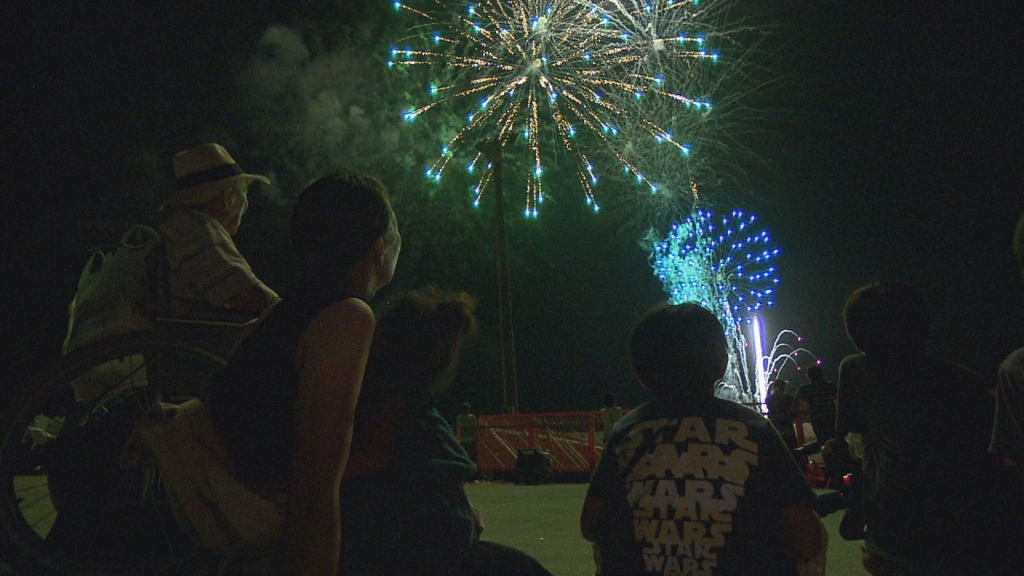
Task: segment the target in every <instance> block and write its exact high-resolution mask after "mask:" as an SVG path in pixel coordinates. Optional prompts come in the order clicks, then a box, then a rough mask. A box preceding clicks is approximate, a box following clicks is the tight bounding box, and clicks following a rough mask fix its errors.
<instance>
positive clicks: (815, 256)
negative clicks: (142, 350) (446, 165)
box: [0, 0, 1024, 413]
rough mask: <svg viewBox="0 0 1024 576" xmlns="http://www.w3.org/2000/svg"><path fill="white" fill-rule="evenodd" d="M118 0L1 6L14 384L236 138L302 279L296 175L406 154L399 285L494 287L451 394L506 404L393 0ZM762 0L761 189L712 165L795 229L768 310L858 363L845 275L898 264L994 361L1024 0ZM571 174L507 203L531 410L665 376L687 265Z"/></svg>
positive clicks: (400, 175)
mask: <svg viewBox="0 0 1024 576" xmlns="http://www.w3.org/2000/svg"><path fill="white" fill-rule="evenodd" d="M100 4H101V5H97V3H84V2H61V1H54V2H21V1H14V2H4V3H3V6H2V7H0V53H2V56H0V58H2V68H0V82H2V84H0V86H2V88H0V94H2V97H0V102H2V103H0V106H2V111H3V112H2V113H3V117H2V122H0V135H2V139H3V144H4V155H3V162H2V168H0V170H2V174H4V176H3V178H0V187H2V188H3V198H4V205H5V206H4V210H3V230H4V241H3V246H2V250H3V257H2V261H0V265H2V267H3V270H2V273H0V281H2V284H3V304H4V307H5V311H4V314H3V317H4V330H3V339H4V344H3V347H2V348H3V363H4V367H5V374H6V375H7V376H8V379H7V380H6V382H5V383H4V384H3V386H4V387H5V389H4V390H3V397H8V395H9V394H13V393H14V391H15V389H16V388H17V387H18V386H19V382H20V380H21V379H23V378H25V377H26V376H28V375H30V374H32V373H33V372H35V371H37V370H38V369H39V368H41V367H42V366H44V365H45V364H47V363H49V362H52V361H53V360H55V359H56V358H57V356H58V354H59V347H60V342H61V340H62V339H63V333H64V329H65V324H66V306H67V304H68V302H70V300H71V298H72V296H73V293H74V288H75V282H76V279H77V275H78V273H79V271H80V269H81V266H82V264H83V263H84V261H85V258H86V257H87V255H88V252H89V249H90V248H91V247H93V246H95V245H96V244H98V243H102V242H106V241H109V240H110V237H111V235H114V236H115V237H116V232H117V231H119V230H121V229H123V227H124V226H125V225H126V224H128V223H130V222H145V223H155V222H157V221H158V219H159V215H158V214H157V213H156V212H155V209H156V207H157V205H158V203H159V198H160V197H161V195H162V194H164V193H165V192H167V191H168V190H170V189H171V188H172V186H173V178H172V174H171V168H170V156H171V155H173V154H174V153H175V152H177V151H179V150H182V149H184V148H187V147H189V146H192V145H195V144H198V143H202V142H207V141H216V142H219V143H221V144H223V145H225V146H226V147H227V148H228V150H229V151H230V152H231V153H232V154H233V155H234V156H235V158H236V159H237V160H238V161H239V163H240V164H241V165H242V167H243V168H244V169H245V170H247V171H248V172H251V173H258V174H267V175H269V176H270V177H271V178H272V179H273V180H274V186H270V187H266V186H257V187H254V188H253V193H252V194H251V201H252V206H251V209H250V210H251V211H250V214H249V215H248V216H247V219H246V221H245V223H244V224H243V228H242V232H241V233H240V234H239V237H238V238H237V243H238V245H239V248H240V250H241V251H242V253H243V254H245V255H246V256H247V257H248V258H249V260H250V262H251V264H252V265H253V268H254V270H255V271H256V273H257V274H258V275H259V276H260V277H261V278H263V279H264V280H265V281H266V282H267V283H268V284H270V285H271V286H273V287H275V288H277V289H279V290H280V289H283V288H284V287H285V286H286V285H287V283H288V281H289V279H290V278H292V277H293V275H294V273H295V265H294V263H293V261H292V260H291V256H290V251H289V248H288V245H287V241H286V236H285V226H284V223H285V221H286V218H287V214H288V208H289V205H290V202H291V201H292V200H293V199H294V198H295V196H296V195H297V194H298V192H299V191H300V190H301V189H302V188H303V187H304V186H305V185H306V184H308V183H309V182H310V181H312V180H313V179H314V178H316V177H317V176H319V175H321V174H324V173H326V172H328V171H331V170H338V169H349V168H358V169H362V170H365V171H367V172H370V173H374V174H377V175H379V176H380V177H382V179H383V180H385V182H387V183H388V184H389V186H390V187H391V188H392V189H393V191H394V194H395V197H396V199H395V209H396V212H397V214H398V218H399V222H400V226H401V228H402V233H403V242H404V244H403V252H402V259H401V261H400V262H399V271H398V276H397V277H396V280H395V282H394V284H393V285H392V287H391V288H389V289H388V291H389V292H391V293H394V292H397V291H400V290H404V289H410V288H415V287H418V286H422V285H425V284H428V283H436V284H440V285H442V286H446V287H450V288H459V289H465V290H467V291H469V292H471V293H472V294H474V295H475V296H476V297H477V298H478V299H479V301H480V304H479V307H478V315H479V317H480V321H481V333H480V335H479V337H478V338H477V339H476V341H475V342H474V343H473V345H472V346H471V347H470V349H469V350H468V351H467V354H466V358H465V359H464V362H463V366H462V371H461V373H460V376H459V378H458V381H457V390H456V391H455V392H454V393H453V394H450V395H448V396H447V401H448V402H450V403H451V405H455V404H456V403H457V402H461V401H465V400H468V401H471V402H473V404H474V406H476V411H477V412H478V413H488V412H493V411H496V410H497V409H498V407H499V405H500V403H501V389H500V377H501V373H500V357H501V356H500V344H499V336H498V321H497V288H496V285H495V282H496V278H495V277H496V274H495V272H496V264H495V259H494V258H495V256H494V238H493V227H492V219H493V215H492V214H493V213H492V212H490V211H488V210H487V209H486V208H487V206H486V205H485V206H483V207H482V208H481V209H479V210H474V209H473V208H472V207H470V206H469V203H468V201H467V199H466V196H465V194H464V192H463V190H464V187H461V186H460V185H456V184H454V183H453V184H451V185H447V184H442V185H440V186H430V185H428V183H426V182H425V181H424V180H425V179H424V178H423V175H422V169H423V167H424V166H425V165H426V163H427V162H428V160H429V158H430V155H431V153H432V151H434V150H436V147H435V145H434V143H433V141H432V138H433V137H434V136H432V135H431V134H428V133H425V132H424V130H428V128H427V127H425V126H421V127H407V126H404V125H403V124H402V123H401V121H400V118H399V117H400V113H401V111H402V103H403V102H404V100H403V98H404V97H405V92H407V91H408V90H409V89H410V88H409V86H407V85H404V84H403V81H402V79H401V78H396V77H393V76H388V75H386V74H384V73H382V68H383V62H384V59H385V58H386V54H385V52H386V49H387V47H388V38H389V37H393V35H395V34H398V33H400V32H401V25H400V22H398V21H397V20H396V19H395V16H394V14H393V11H392V10H390V6H389V5H390V3H389V2H385V1H383V0H381V1H379V2H372V3H371V2H366V3H356V2H325V1H304V2H289V3H275V2H269V1H241V0H237V1H231V2H204V3H190V2H168V3H165V4H155V3H148V2H109V3H100ZM736 4H737V6H738V7H740V8H741V9H743V10H744V11H745V12H746V13H747V14H748V15H749V17H750V18H752V19H753V20H754V21H755V22H757V23H758V25H760V26H763V27H764V29H765V30H766V31H767V35H768V37H769V39H770V41H768V42H766V43H765V45H764V46H762V48H761V51H762V52H761V53H762V56H764V58H765V60H764V61H765V63H766V64H767V65H768V67H769V68H770V70H771V71H772V74H773V76H774V77H775V81H774V82H773V83H772V85H771V86H770V87H768V88H765V89H764V92H763V93H754V94H750V95H749V101H750V102H752V103H756V104H758V105H760V106H761V108H762V109H761V112H762V113H761V114H760V115H759V116H758V117H757V118H755V119H751V120H750V122H752V123H754V124H755V125H751V126H747V127H746V128H747V130H748V133H749V134H750V136H749V138H750V139H749V141H748V146H749V148H750V149H751V150H752V152H753V156H754V157H755V159H754V160H751V161H748V160H746V159H744V160H743V161H742V162H739V161H737V166H736V169H737V170H741V171H742V172H743V178H742V179H737V181H741V182H742V183H743V184H744V189H743V190H737V189H735V188H732V189H729V187H728V186H727V185H725V184H722V185H721V186H719V187H716V186H715V185H713V184H712V185H710V186H708V187H706V188H704V190H703V191H704V192H705V193H706V194H707V197H708V199H709V202H711V203H712V204H714V203H715V202H718V203H719V204H717V205H715V207H716V208H720V209H729V208H732V207H733V206H737V207H742V208H744V209H747V210H749V211H753V212H756V213H758V214H759V216H760V218H761V222H762V223H763V225H764V226H765V227H766V228H768V229H769V230H770V231H771V232H772V234H773V236H774V239H775V244H776V245H777V246H779V247H780V248H781V250H782V255H781V257H780V259H779V261H778V268H779V274H780V276H781V278H782V284H781V285H780V286H779V290H778V299H777V300H778V304H777V306H776V307H775V308H773V309H771V310H770V311H769V312H768V313H767V314H766V322H767V324H768V330H769V332H772V333H773V332H776V331H778V330H781V329H784V328H788V329H792V330H795V331H796V332H798V333H799V334H801V335H802V336H803V341H802V342H801V344H803V345H804V346H806V347H807V348H809V349H810V350H811V351H812V352H814V353H815V354H816V355H817V356H818V357H819V358H820V359H821V360H822V361H823V363H824V366H825V370H826V374H827V375H828V376H830V377H832V378H834V377H835V376H836V372H835V371H836V367H837V366H838V363H839V361H840V360H841V359H842V357H843V356H844V355H845V354H848V353H850V352H851V351H852V347H851V346H850V345H849V344H848V342H847V341H846V339H845V335H844V333H843V329H842V323H841V319H840V318H841V316H840V313H841V308H842V304H843V301H844V299H845V297H846V295H847V294H848V293H849V292H850V291H851V290H852V289H853V288H855V287H857V286H858V285H861V284H863V283H866V282H869V281H873V280H882V279H889V280H900V281H904V282H907V283H909V284H912V285H914V286H917V287H918V288H920V289H921V290H922V291H923V292H924V293H925V295H926V297H927V298H928V300H929V302H930V304H931V305H932V308H933V315H934V318H935V321H934V330H933V334H934V335H933V342H932V351H933V352H934V353H935V354H937V355H940V356H942V357H945V358H947V359H949V360H952V361H955V362H959V363H962V364H965V365H967V366H968V367H970V368H972V369H974V370H976V371H978V372H979V373H980V374H981V375H982V376H983V377H984V378H986V379H988V380H989V381H992V382H994V375H995V369H996V367H997V365H998V363H999V361H1000V360H1001V359H1002V358H1003V357H1004V356H1005V355H1006V354H1008V353H1009V352H1010V351H1012V350H1013V349H1015V348H1016V347H1019V346H1022V345H1024V287H1022V282H1021V281H1020V280H1019V278H1018V275H1017V272H1016V270H1015V268H1014V264H1013V259H1012V254H1011V252H1010V248H1009V242H1010V236H1011V233H1012V229H1013V223H1014V221H1015V220H1016V218H1017V215H1018V214H1019V213H1020V212H1021V211H1022V210H1024V193H1022V191H1024V187H1022V185H1021V184H1022V182H1024V180H1022V158H1024V117H1022V116H1024V114H1022V110H1024V96H1022V95H1024V86H1022V77H1024V73H1022V70H1024V58H1022V56H1021V53H1020V52H1019V51H1018V50H1017V49H1016V48H1015V46H1014V45H1015V44H1017V42H1016V41H1017V36H1019V31H1020V30H1021V29H1024V28H1022V24H1024V22H1022V19H1021V14H1020V13H1019V12H1020V9H1017V8H1013V10H1014V11H1013V12H1010V11H1009V10H1010V8H996V7H995V5H996V4H997V3H988V2H957V3H948V5H947V6H945V7H942V8H941V9H940V8H936V7H935V6H938V5H939V3H929V4H930V5H931V6H930V7H925V6H920V7H918V6H910V4H913V3H908V2H892V1H867V2H827V1H811V0H805V1H769V2H763V1H760V0H759V1H758V2H757V3H750V4H751V6H744V3H743V2H742V0H738V1H737V2H736ZM1006 4H1007V5H1009V4H1010V3H1006ZM723 56H725V57H727V56H728V54H725V55H723ZM426 126H429V124H428V125H426ZM424 142H426V144H423V143H424ZM553 178H554V182H555V183H556V184H555V186H554V191H553V192H552V196H553V197H554V198H555V199H557V201H555V202H552V203H551V204H552V205H551V206H547V205H546V206H545V210H544V212H542V214H541V217H540V218H538V219H536V220H529V221H526V220H523V219H522V218H518V217H516V216H515V215H516V214H518V211H517V210H512V214H513V217H512V218H511V223H510V228H509V234H510V237H509V242H510V258H511V276H512V297H513V307H514V322H515V329H516V354H517V358H518V376H519V398H520V410H521V411H523V412H533V411H568V410H580V409H588V408H592V407H595V406H597V405H598V403H599V402H600V398H601V394H602V393H603V392H604V391H606V390H612V391H614V392H615V393H616V394H617V395H618V396H619V397H620V399H621V400H622V401H623V403H624V404H625V405H627V406H629V405H635V404H636V403H637V402H640V401H642V400H643V399H645V398H646V397H647V396H646V393H645V392H644V391H643V390H642V389H641V388H640V387H639V385H638V384H637V383H636V382H635V380H634V379H633V377H632V375H631V372H630V370H629V366H628V358H627V341H628V336H629V333H630V330H631V326H632V323H633V322H634V321H635V320H636V318H638V317H639V315H640V314H641V313H642V312H643V311H644V310H646V309H647V308H648V307H650V306H651V305H652V304H654V303H656V302H657V301H659V300H660V299H663V298H664V292H663V291H662V289H661V286H660V285H659V283H658V282H657V280H656V279H655V278H654V277H653V275H652V274H651V271H650V266H649V264H648V262H647V254H646V253H645V252H644V251H643V250H642V249H641V248H640V247H639V245H638V240H639V233H638V232H637V231H636V230H634V229H633V228H632V227H631V226H630V225H628V224H627V220H628V217H629V216H630V214H629V210H628V209H625V210H622V211H620V212H616V211H610V213H609V214H605V213H602V214H600V215H597V216H595V215H593V214H591V213H590V212H589V211H587V210H586V209H585V207H584V206H582V203H581V202H575V199H576V198H575V197H574V196H573V193H576V191H575V190H573V189H571V187H566V188H565V190H564V192H563V191H562V190H560V189H559V187H558V185H557V184H558V182H559V180H558V178H560V176H559V175H557V174H555V175H554V176H553ZM567 181H571V179H569V180H567ZM511 189H512V188H511V186H510V200H511V201H513V202H515V201H517V200H518V199H517V198H516V197H515V195H514V194H512V193H511ZM380 296H381V298H382V299H386V298H387V294H386V293H382V294H381V295H380Z"/></svg>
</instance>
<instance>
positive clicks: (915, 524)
mask: <svg viewBox="0 0 1024 576" xmlns="http://www.w3.org/2000/svg"><path fill="white" fill-rule="evenodd" d="M843 317H844V320H845V323H846V331H847V334H848V335H849V337H850V340H851V341H852V342H853V344H854V346H855V347H856V348H857V350H858V353H856V354H853V355H851V356H848V357H846V358H845V359H843V361H842V363H841V365H840V367H839V402H838V418H837V435H838V436H839V437H842V438H847V437H848V434H849V435H850V436H853V437H854V438H853V439H854V440H856V439H857V438H859V439H860V441H859V442H858V441H855V442H853V445H854V446H857V445H858V444H859V445H860V446H862V448H860V449H859V450H858V452H861V453H862V454H863V460H864V486H863V509H864V516H865V520H866V524H867V529H866V533H865V542H864V552H865V554H864V566H865V568H867V570H868V571H869V572H870V573H871V574H875V575H883V574H885V575H887V574H908V575H914V574H922V575H924V574H927V575H945V574H949V575H954V574H957V575H962V574H1009V573H1016V571H1018V570H1019V569H1020V565H1016V566H1014V563H1016V562H1017V561H1016V560H1013V559H1012V558H1013V554H1014V553H1015V552H1016V551H1017V550H1019V548H1020V540H1019V538H1020V534H1019V532H1020V531H1019V529H1018V527H1020V526H1021V525H1022V524H1024V523H1022V522H1021V518H1022V517H1024V516H1019V515H1017V514H1018V513H1019V512H1018V511H1014V510H1013V508H1012V506H1011V504H1012V498H1011V499H1009V500H1001V499H1000V498H1002V497H1003V496H1005V495H1006V494H1007V493H1008V492H1007V491H1008V490H1010V491H1012V486H1011V485H1010V484H1009V483H1007V482H1006V481H1005V478H1004V475H1003V474H1002V473H1001V472H1000V470H999V469H998V467H996V466H994V465H993V462H994V458H992V457H991V456H989V455H988V454H987V453H986V448H987V447H988V441H989V438H990V435H991V428H992V424H991V423H992V416H993V408H994V407H993V401H992V396H991V394H990V393H989V391H988V390H987V388H986V386H984V385H983V384H982V382H981V380H980V378H979V377H978V376H977V375H976V374H974V373H973V372H970V371H969V370H967V369H966V368H962V367H960V366H957V365H954V364H951V363H949V362H946V361H944V360H940V359H938V358H934V357H932V356H929V355H928V353H927V344H928V336H929V326H930V321H931V316H930V312H929V310H928V306H927V304H926V302H925V299H924V297H923V296H922V294H921V293H920V292H918V291H917V290H915V289H914V288H912V287H910V286H907V285H905V284H901V283H898V282H876V283H873V284H869V285H866V286H863V287H861V288H858V289H857V290H855V291H854V292H853V293H852V294H851V295H850V297H849V299H848V300H847V302H846V306H845V308H844V311H843ZM1007 514H1009V516H1008V517H1007V516H1006V515H1007ZM1014 516H1016V517H1014ZM1014 534H1016V535H1014ZM1008 561H1009V562H1008ZM1007 570H1009V571H1007Z"/></svg>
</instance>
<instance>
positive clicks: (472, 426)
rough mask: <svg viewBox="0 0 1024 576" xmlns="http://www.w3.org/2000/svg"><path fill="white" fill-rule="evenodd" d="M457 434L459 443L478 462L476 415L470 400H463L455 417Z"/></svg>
mask: <svg viewBox="0 0 1024 576" xmlns="http://www.w3.org/2000/svg"><path fill="white" fill-rule="evenodd" d="M455 435H456V438H458V440H459V445H460V446H462V448H463V449H464V450H465V451H466V452H467V453H468V454H469V456H470V457H471V458H472V459H473V461H474V462H476V415H475V414H473V406H472V405H470V403H469V402H463V404H462V406H461V407H460V409H459V415H458V416H456V417H455Z"/></svg>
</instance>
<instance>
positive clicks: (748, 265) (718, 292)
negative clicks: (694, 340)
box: [652, 209, 779, 323]
mask: <svg viewBox="0 0 1024 576" xmlns="http://www.w3.org/2000/svg"><path fill="white" fill-rule="evenodd" d="M756 222H757V217H756V216H754V215H753V214H749V215H748V214H744V213H743V212H741V211H739V210H733V211H732V212H731V213H730V214H729V215H726V216H721V217H719V218H716V217H715V214H714V213H713V212H712V211H710V210H706V209H697V210H695V211H694V212H693V213H692V214H691V215H690V217H689V218H687V219H686V221H684V222H683V223H682V224H673V225H672V230H671V232H669V235H668V238H666V239H665V240H664V241H663V242H659V243H657V244H655V246H654V252H653V254H652V264H653V266H654V272H655V275H657V277H658V279H659V280H661V282H662V283H663V284H664V286H665V290H666V291H667V292H668V293H669V301H670V302H672V303H673V304H676V303H679V302H700V303H701V305H703V306H705V307H706V308H708V309H709V310H711V311H712V312H715V313H716V314H717V315H718V316H719V318H721V319H722V320H723V323H738V322H742V321H749V315H750V314H752V313H754V312H757V311H759V310H761V309H762V308H764V307H765V306H772V305H774V303H775V302H774V299H773V298H774V294H775V286H776V285H777V284H778V283H779V278H778V276H777V275H776V269H775V266H774V264H773V262H774V259H775V257H776V256H778V254H779V249H778V248H773V247H772V246H771V236H769V234H768V232H767V231H765V230H760V231H759V230H757V229H756V227H755V226H754V224H755V223H756Z"/></svg>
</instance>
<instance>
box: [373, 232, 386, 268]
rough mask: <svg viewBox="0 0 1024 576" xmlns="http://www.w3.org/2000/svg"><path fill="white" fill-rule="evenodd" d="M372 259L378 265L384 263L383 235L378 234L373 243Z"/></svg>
mask: <svg viewBox="0 0 1024 576" xmlns="http://www.w3.org/2000/svg"><path fill="white" fill-rule="evenodd" d="M373 260H374V262H376V263H377V264H378V265H380V266H383V265H384V237H383V236H380V237H378V238H377V240H376V241H375V242H374V243H373Z"/></svg>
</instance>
